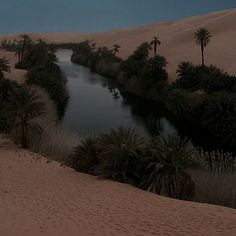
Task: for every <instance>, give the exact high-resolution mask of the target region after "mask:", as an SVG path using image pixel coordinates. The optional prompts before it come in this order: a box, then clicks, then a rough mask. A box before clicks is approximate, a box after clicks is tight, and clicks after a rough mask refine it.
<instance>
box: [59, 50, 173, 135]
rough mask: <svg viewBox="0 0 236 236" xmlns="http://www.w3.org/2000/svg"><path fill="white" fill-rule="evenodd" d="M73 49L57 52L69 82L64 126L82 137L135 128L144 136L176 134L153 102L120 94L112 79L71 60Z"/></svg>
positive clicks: (60, 64)
mask: <svg viewBox="0 0 236 236" xmlns="http://www.w3.org/2000/svg"><path fill="white" fill-rule="evenodd" d="M71 53H72V51H71V50H58V52H57V57H58V59H59V62H58V64H59V66H60V67H61V69H62V70H63V71H64V73H65V74H66V76H67V79H68V84H67V85H68V89H69V94H70V100H69V104H68V107H67V110H66V113H65V116H64V119H63V125H64V127H66V128H67V129H69V130H71V131H72V132H76V133H78V135H79V136H80V137H87V136H90V135H97V134H99V133H102V132H107V131H109V129H110V128H118V127H125V128H133V129H135V130H136V132H138V133H140V134H142V135H159V134H161V135H168V134H171V133H173V132H175V129H174V127H173V125H171V123H170V122H169V121H168V120H167V119H166V118H165V117H163V116H162V115H161V112H160V111H158V109H157V107H156V106H155V105H154V104H152V102H150V101H147V100H145V99H141V98H138V97H136V96H132V95H130V94H128V93H125V92H121V90H119V89H118V86H117V84H116V83H114V81H113V80H112V79H109V78H106V77H103V76H100V75H98V74H95V73H92V72H91V71H90V70H89V69H88V68H86V67H83V66H80V65H77V64H74V63H72V62H71V61H70V56H71Z"/></svg>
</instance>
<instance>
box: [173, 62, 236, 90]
mask: <svg viewBox="0 0 236 236" xmlns="http://www.w3.org/2000/svg"><path fill="white" fill-rule="evenodd" d="M177 74H178V78H177V80H176V83H175V85H176V86H177V87H179V88H182V89H186V90H191V91H194V90H199V89H203V90H204V91H206V92H207V93H213V92H219V91H228V92H229V91H232V90H233V88H234V87H235V85H236V78H235V77H234V76H230V75H229V74H227V73H226V72H224V71H223V70H222V69H219V68H217V67H215V66H213V65H210V66H202V65H196V66H195V65H193V64H192V63H190V62H181V63H180V64H179V66H178V69H177Z"/></svg>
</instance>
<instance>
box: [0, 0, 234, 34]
mask: <svg viewBox="0 0 236 236" xmlns="http://www.w3.org/2000/svg"><path fill="white" fill-rule="evenodd" d="M233 7H235V8H236V0H0V34H3V33H15V32H23V31H24V32H29V31H31V32H48V31H57V32H59V31H60V32H61V31H65V32H66V31H67V32H73V31H78V32H79V31H80V32H97V31H106V30H110V29H113V28H122V27H129V26H136V25H143V24H148V23H153V22H157V21H166V20H174V19H179V18H184V17H187V16H192V15H198V14H203V13H207V12H211V11H216V10H222V9H227V8H233Z"/></svg>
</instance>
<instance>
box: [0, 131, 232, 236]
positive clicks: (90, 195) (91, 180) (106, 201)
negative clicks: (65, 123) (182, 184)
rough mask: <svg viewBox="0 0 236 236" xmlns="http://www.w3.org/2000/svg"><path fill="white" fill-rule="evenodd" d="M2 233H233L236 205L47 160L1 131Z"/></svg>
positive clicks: (30, 235) (63, 235)
mask: <svg viewBox="0 0 236 236" xmlns="http://www.w3.org/2000/svg"><path fill="white" fill-rule="evenodd" d="M0 209H1V210H0V235H2V236H38V235H45V236H54V235H55V236H77V235H81V236H87V235H96V236H98V235H104V236H106V235H107V236H110V235H113V236H116V235H117V236H125V235H127V236H132V235H140V236H141V235H143V236H149V235H150V236H151V235H173V236H175V235H179V236H185V235H186V236H189V235H192V236H197V235H201V236H204V235H205V236H211V235H212V236H218V235H219V236H223V235H225V236H231V235H232V236H233V235H235V232H236V210H235V209H229V208H224V207H219V206H211V205H207V204H199V203H193V202H185V201H178V200H174V199H169V198H165V197H161V196H158V195H155V194H152V193H148V192H145V191H142V190H140V189H138V188H135V187H132V186H129V185H125V184H119V183H116V182H111V181H106V180H101V179H100V180H99V179H97V178H96V177H93V176H89V175H85V174H82V173H78V172H75V171H74V170H72V169H69V168H63V167H61V166H60V165H59V164H58V163H55V162H52V163H48V161H47V159H45V158H43V157H41V156H39V155H38V154H35V153H31V152H29V151H25V150H22V149H19V148H17V147H16V146H15V145H14V144H12V143H11V142H10V141H8V140H6V139H5V138H4V137H1V136H0Z"/></svg>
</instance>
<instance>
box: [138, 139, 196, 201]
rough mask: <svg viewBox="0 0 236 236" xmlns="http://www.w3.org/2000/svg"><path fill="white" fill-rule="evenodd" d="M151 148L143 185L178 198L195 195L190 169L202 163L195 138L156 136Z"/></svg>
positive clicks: (150, 189) (145, 163) (156, 191)
mask: <svg viewBox="0 0 236 236" xmlns="http://www.w3.org/2000/svg"><path fill="white" fill-rule="evenodd" d="M149 150H150V157H149V158H145V159H144V164H143V165H144V168H145V171H144V174H143V178H142V181H141V187H142V188H143V189H145V190H148V191H151V192H154V193H157V194H163V195H166V196H169V197H173V198H177V199H185V200H187V199H192V198H193V196H194V193H195V184H194V182H193V180H192V179H191V177H190V175H189V173H188V172H187V171H188V170H192V169H193V168H196V167H198V163H197V162H196V161H195V160H194V156H195V154H196V152H195V149H194V148H193V146H192V144H191V142H189V141H188V140H187V139H181V138H180V137H179V136H177V135H176V136H169V137H168V138H166V139H165V138H154V139H153V140H152V142H151V145H150V149H149Z"/></svg>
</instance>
